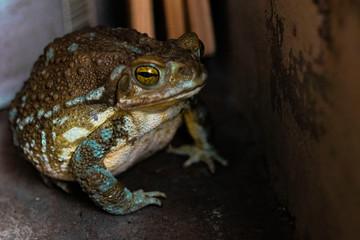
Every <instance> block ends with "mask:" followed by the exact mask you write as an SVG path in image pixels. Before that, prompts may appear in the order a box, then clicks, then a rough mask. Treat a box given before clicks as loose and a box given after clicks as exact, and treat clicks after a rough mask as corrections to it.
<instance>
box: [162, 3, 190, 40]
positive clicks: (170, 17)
mask: <svg viewBox="0 0 360 240" xmlns="http://www.w3.org/2000/svg"><path fill="white" fill-rule="evenodd" d="M163 1H164V9H165V19H166V31H167V37H168V38H178V37H179V36H181V35H182V34H183V33H184V32H185V31H186V29H185V12H184V1H183V0H163Z"/></svg>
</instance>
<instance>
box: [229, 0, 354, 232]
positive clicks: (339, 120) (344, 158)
mask: <svg viewBox="0 0 360 240" xmlns="http://www.w3.org/2000/svg"><path fill="white" fill-rule="evenodd" d="M227 20H228V23H229V30H228V32H229V39H230V48H229V49H230V51H229V54H230V64H229V66H228V72H229V76H230V79H231V82H232V83H233V84H234V85H235V86H236V87H235V88H232V91H236V92H237V94H238V98H237V99H236V101H239V102H241V106H242V110H243V111H244V112H245V113H246V114H247V115H248V116H249V117H250V118H251V119H253V120H254V124H255V126H257V129H258V132H259V134H260V135H261V137H262V139H263V140H264V145H265V148H266V152H267V159H268V165H269V168H270V173H271V176H272V182H273V184H274V187H275V189H276V191H277V192H278V194H279V198H280V199H281V200H282V202H283V203H285V204H287V205H288V207H289V210H290V212H291V213H292V214H293V215H294V216H295V217H296V224H297V231H298V234H299V237H300V238H301V239H359V236H360V227H359V226H360V225H359V224H360V174H359V172H360V147H359V144H360V111H359V107H360V46H359V44H360V3H359V1H351V0H344V1H336V0H313V1H311V0H305V1H304V0H292V1H287V0H268V1H263V0H252V1H238V0H229V1H228V19H227Z"/></svg>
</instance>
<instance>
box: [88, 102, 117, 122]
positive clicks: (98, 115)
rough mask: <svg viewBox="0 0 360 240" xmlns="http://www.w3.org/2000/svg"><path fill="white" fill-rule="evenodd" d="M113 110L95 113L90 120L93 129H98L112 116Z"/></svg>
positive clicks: (108, 109)
mask: <svg viewBox="0 0 360 240" xmlns="http://www.w3.org/2000/svg"><path fill="white" fill-rule="evenodd" d="M114 113H115V111H114V108H112V107H110V108H107V109H106V110H105V111H104V112H101V113H96V117H94V118H93V119H92V120H91V123H92V124H93V126H94V127H98V126H100V125H101V124H103V123H104V122H105V121H106V120H107V119H109V118H110V117H111V116H112V115H114Z"/></svg>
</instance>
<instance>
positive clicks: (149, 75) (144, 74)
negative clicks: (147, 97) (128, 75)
mask: <svg viewBox="0 0 360 240" xmlns="http://www.w3.org/2000/svg"><path fill="white" fill-rule="evenodd" d="M135 76H136V79H137V80H138V81H139V82H140V83H141V84H143V85H147V86H151V85H155V84H156V83H157V82H158V81H159V78H160V76H159V70H157V69H156V68H155V67H152V66H140V67H138V68H136V70H135Z"/></svg>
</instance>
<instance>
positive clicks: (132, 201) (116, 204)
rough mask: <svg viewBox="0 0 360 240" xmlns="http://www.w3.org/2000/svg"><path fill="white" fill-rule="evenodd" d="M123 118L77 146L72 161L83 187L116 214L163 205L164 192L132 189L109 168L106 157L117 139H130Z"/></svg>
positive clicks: (104, 125)
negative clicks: (105, 162) (133, 190)
mask: <svg viewBox="0 0 360 240" xmlns="http://www.w3.org/2000/svg"><path fill="white" fill-rule="evenodd" d="M118 123H119V121H116V120H114V121H109V122H108V123H104V124H103V125H102V126H101V127H99V128H98V129H97V130H96V131H95V132H93V133H91V134H90V135H89V136H88V137H87V138H86V139H85V140H84V141H83V142H82V143H81V144H80V145H79V146H78V147H77V149H76V151H75V152H74V154H73V155H72V158H71V161H70V168H71V171H72V174H73V176H74V178H75V180H76V181H77V182H79V184H80V186H81V187H82V189H83V190H84V191H85V192H86V193H87V194H88V195H89V197H90V198H91V199H92V200H93V201H94V202H95V203H96V204H97V205H98V206H100V207H101V208H102V209H104V210H105V211H107V212H109V213H112V214H121V215H122V214H127V213H131V212H134V211H136V210H139V209H140V208H143V207H145V206H147V205H151V204H154V205H158V206H160V205H161V201H160V200H159V199H158V198H157V197H166V196H165V194H164V193H162V192H157V191H155V192H143V191H142V190H138V191H135V192H131V191H130V190H128V189H127V188H126V187H125V186H123V185H122V184H121V183H120V182H119V181H117V180H116V178H115V177H114V176H113V175H112V174H111V173H110V171H109V170H107V169H106V167H105V165H104V162H103V160H104V158H105V156H106V155H107V154H108V153H109V151H110V148H111V147H112V146H113V145H114V144H115V142H116V141H119V140H120V141H121V140H124V141H126V140H127V134H126V132H125V131H124V130H123V129H122V128H121V125H120V124H118Z"/></svg>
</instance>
